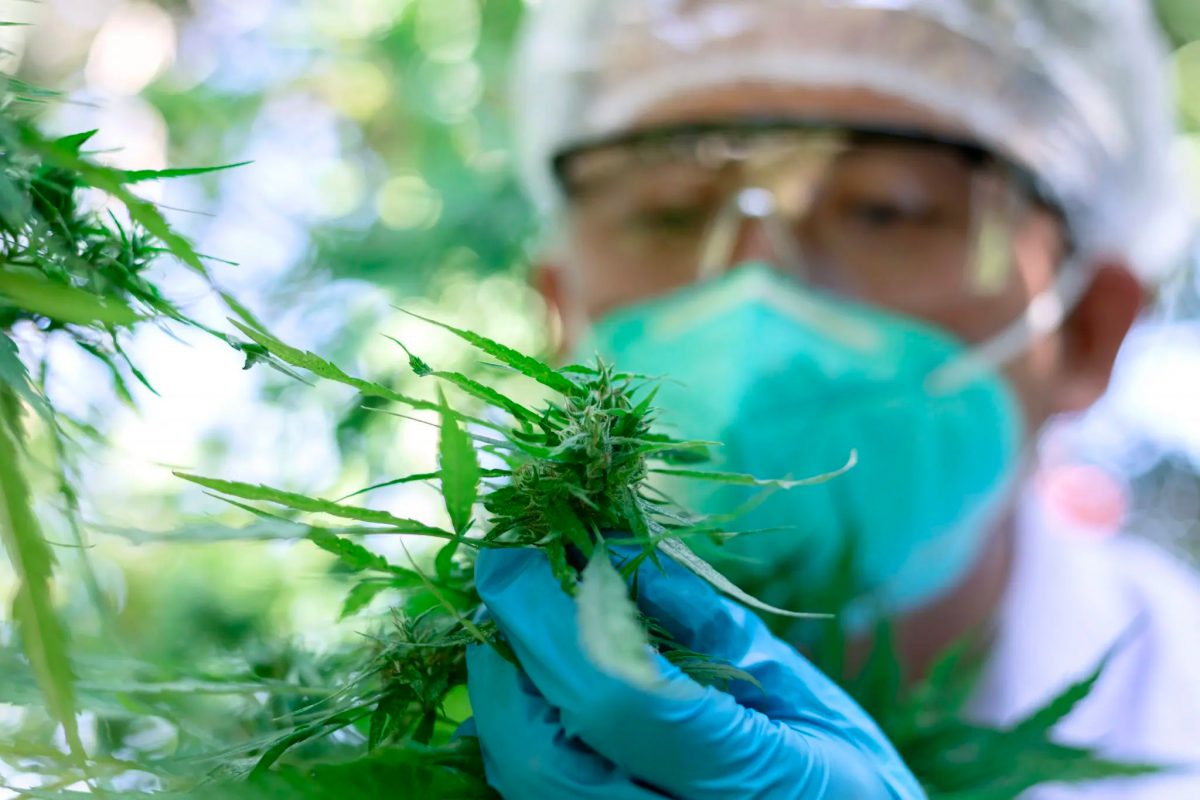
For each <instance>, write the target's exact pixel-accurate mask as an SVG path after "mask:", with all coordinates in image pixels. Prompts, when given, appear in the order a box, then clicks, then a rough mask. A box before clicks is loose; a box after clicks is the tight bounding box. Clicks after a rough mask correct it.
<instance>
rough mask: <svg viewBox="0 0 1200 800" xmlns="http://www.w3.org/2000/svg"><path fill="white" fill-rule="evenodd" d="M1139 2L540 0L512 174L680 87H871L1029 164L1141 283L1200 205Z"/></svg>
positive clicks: (527, 44) (533, 170)
mask: <svg viewBox="0 0 1200 800" xmlns="http://www.w3.org/2000/svg"><path fill="white" fill-rule="evenodd" d="M1166 65H1167V53H1166V50H1165V47H1164V45H1163V42H1162V37H1161V33H1160V31H1159V30H1158V28H1157V25H1156V22H1155V20H1154V17H1153V11H1152V8H1151V3H1150V2H1149V0H541V2H540V3H539V4H538V5H537V6H535V7H533V8H531V9H530V10H529V17H528V19H527V21H526V26H525V30H524V32H523V35H522V39H521V42H520V45H519V51H518V54H517V64H516V70H515V74H514V90H515V102H516V105H517V109H518V110H517V114H518V125H517V133H518V137H519V148H520V150H521V162H522V163H521V168H522V172H523V175H524V177H525V180H526V184H527V186H528V188H529V190H530V193H531V195H532V196H533V198H534V200H535V202H537V203H538V205H539V206H540V207H541V208H542V209H543V210H547V211H549V210H552V209H553V208H554V207H555V206H557V205H558V203H559V202H560V200H559V197H558V191H557V188H556V187H555V186H554V184H553V180H552V178H551V174H550V159H551V157H552V156H553V155H554V154H555V153H556V152H558V151H560V150H561V149H563V148H564V147H568V146H570V145H571V144H573V143H576V142H579V141H581V140H584V139H589V138H592V137H595V136H600V135H605V134H610V133H615V132H618V131H620V130H622V129H624V128H625V127H627V126H629V125H630V124H631V123H633V122H634V120H635V119H636V118H637V117H638V116H640V115H641V114H643V113H644V112H645V111H646V110H647V109H649V108H650V107H652V106H653V105H655V104H656V103H659V102H662V101H663V100H665V99H667V98H669V97H671V96H673V95H677V94H680V93H684V92H688V91H691V90H695V89H699V88H703V87H706V86H713V85H720V84H730V83H738V82H746V81H768V82H775V83H790V84H805V85H813V86H838V87H854V88H868V89H872V90H875V91H879V92H883V93H886V94H889V95H894V96H897V97H899V98H902V99H905V100H908V101H910V102H914V103H917V104H919V105H921V106H924V107H927V108H929V109H930V110H932V111H934V112H937V113H939V114H941V115H943V116H947V117H949V118H951V119H954V120H956V121H958V122H959V123H961V124H963V125H964V126H965V127H967V128H968V129H969V130H971V131H973V132H974V135H975V136H976V137H978V139H979V140H980V142H981V143H983V144H985V145H987V146H990V147H992V148H994V149H996V150H997V151H998V152H1001V153H1004V154H1005V155H1007V156H1009V157H1011V158H1013V159H1014V160H1016V161H1017V162H1018V163H1021V164H1023V165H1025V166H1026V167H1028V168H1029V169H1030V170H1032V171H1033V172H1034V173H1035V174H1037V175H1039V176H1040V177H1041V179H1042V180H1043V181H1044V182H1045V184H1046V185H1047V187H1049V189H1050V190H1051V191H1052V192H1053V193H1054V194H1055V196H1056V199H1057V200H1058V201H1059V202H1060V204H1061V205H1062V207H1063V209H1064V210H1065V211H1066V214H1067V217H1068V219H1069V221H1070V224H1071V226H1072V230H1073V232H1074V234H1075V237H1076V241H1077V243H1078V245H1079V247H1080V248H1081V250H1083V251H1084V254H1085V255H1092V254H1106V255H1118V256H1122V257H1126V258H1128V259H1129V260H1130V261H1131V263H1132V264H1133V265H1134V267H1135V268H1136V269H1137V270H1138V272H1139V274H1140V275H1141V276H1142V278H1143V279H1144V280H1146V281H1147V282H1155V281H1157V280H1158V279H1160V278H1161V277H1163V276H1164V275H1165V274H1166V272H1167V271H1168V270H1169V269H1170V268H1171V267H1173V266H1175V265H1176V264H1177V263H1178V261H1179V258H1180V255H1181V253H1182V251H1183V249H1184V247H1185V246H1186V245H1187V244H1188V243H1189V242H1190V239H1191V235H1192V223H1193V212H1192V209H1191V207H1190V204H1189V203H1188V202H1187V201H1186V199H1185V198H1186V196H1187V192H1186V191H1185V187H1184V185H1183V176H1182V174H1181V170H1180V169H1179V166H1178V164H1177V162H1176V153H1177V148H1176V142H1175V129H1174V124H1173V118H1174V107H1173V96H1172V92H1171V86H1170V83H1169V72H1168V70H1167V68H1166Z"/></svg>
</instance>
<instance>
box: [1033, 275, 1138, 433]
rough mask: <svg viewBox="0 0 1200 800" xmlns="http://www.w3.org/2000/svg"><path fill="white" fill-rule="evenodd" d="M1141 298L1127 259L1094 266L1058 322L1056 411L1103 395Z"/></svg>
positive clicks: (1083, 404)
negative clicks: (1075, 300) (1080, 293)
mask: <svg viewBox="0 0 1200 800" xmlns="http://www.w3.org/2000/svg"><path fill="white" fill-rule="evenodd" d="M1145 298H1146V293H1145V290H1144V289H1143V288H1142V285H1141V283H1140V282H1139V281H1138V279H1137V277H1135V276H1134V274H1133V272H1132V271H1131V270H1130V269H1129V267H1128V266H1127V265H1126V264H1124V263H1122V262H1109V263H1105V264H1102V265H1100V266H1099V267H1098V268H1097V269H1096V271H1095V278H1094V279H1093V281H1092V284H1091V286H1090V287H1089V288H1088V289H1087V291H1086V292H1085V293H1084V295H1083V298H1082V299H1081V300H1080V301H1079V304H1078V305H1077V306H1076V307H1075V310H1074V311H1073V312H1072V313H1071V315H1070V316H1069V317H1068V318H1067V320H1066V322H1065V323H1064V324H1063V338H1062V342H1063V344H1062V372H1061V374H1062V380H1061V381H1060V382H1059V384H1058V391H1057V393H1056V397H1055V402H1054V406H1055V409H1054V410H1055V411H1057V412H1060V413H1062V412H1072V411H1082V410H1084V409H1086V408H1087V407H1088V406H1090V405H1092V403H1094V402H1096V400H1098V399H1099V398H1100V396H1101V395H1102V394H1104V392H1105V390H1106V389H1107V388H1108V382H1109V379H1110V378H1111V377H1112V371H1113V363H1114V362H1115V361H1116V358H1117V353H1118V351H1120V349H1121V343H1122V342H1124V341H1125V335H1126V334H1127V333H1129V329H1130V328H1131V327H1133V323H1134V322H1135V321H1136V320H1137V317H1138V313H1139V312H1140V311H1141V309H1142V304H1143V302H1144V301H1145Z"/></svg>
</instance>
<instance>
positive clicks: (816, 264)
mask: <svg viewBox="0 0 1200 800" xmlns="http://www.w3.org/2000/svg"><path fill="white" fill-rule="evenodd" d="M764 117H770V118H788V119H792V118H795V119H820V120H836V121H837V122H839V123H841V124H844V125H846V126H847V127H848V128H854V127H855V126H871V127H880V126H886V127H895V128H901V129H905V130H919V131H922V132H925V133H928V134H929V135H930V136H931V137H936V138H955V139H959V138H963V137H964V136H965V134H964V132H963V131H962V130H960V129H958V128H957V127H956V126H955V125H954V124H953V123H951V122H948V121H947V120H944V119H941V118H939V117H937V116H934V115H932V114H930V113H929V112H927V111H925V110H923V109H920V108H917V107H914V106H912V105H910V104H907V103H905V102H902V101H899V100H896V99H894V98H890V97H887V96H883V95H879V94H876V93H872V92H867V91H862V90H836V91H834V90H813V89H807V88H802V87H779V86H773V85H762V84H742V85H736V86H729V87H723V88H714V89H712V90H708V91H705V92H703V93H697V94H691V95H685V96H681V97H679V98H677V99H675V100H673V101H672V102H670V103H667V104H664V105H661V106H659V107H657V108H655V109H653V110H652V111H651V112H650V113H648V114H646V115H644V116H643V118H642V119H640V120H639V121H638V123H637V125H636V128H637V129H638V130H645V131H655V130H659V129H662V130H669V129H673V128H678V127H679V126H685V125H689V124H696V123H705V124H711V123H720V122H722V121H730V122H731V123H733V122H736V121H737V120H739V119H741V120H744V119H748V118H759V119H761V118H764ZM780 138H781V141H779V142H769V143H768V145H767V146H763V147H758V148H757V149H756V151H755V152H756V154H757V155H756V156H755V159H757V160H753V159H752V160H749V161H745V162H739V163H738V164H737V165H736V168H731V167H730V166H729V165H727V164H723V163H722V164H717V165H714V166H713V167H712V168H711V169H698V168H697V167H696V164H695V163H694V159H693V160H691V161H687V162H681V161H679V160H675V159H672V158H657V159H646V160H644V161H642V162H635V163H629V160H628V158H627V157H626V156H625V154H624V153H623V152H616V153H605V152H600V153H591V154H586V153H585V154H583V155H581V156H580V157H578V158H577V159H574V160H573V161H572V162H570V163H568V164H567V165H566V171H567V174H566V177H567V179H568V181H570V182H571V184H572V185H573V186H574V189H575V191H573V192H572V195H571V200H570V203H569V207H568V215H567V228H566V247H565V251H564V252H563V253H562V254H561V255H562V258H561V263H559V264H549V265H547V266H546V268H545V270H544V271H543V275H542V279H543V288H544V291H545V293H546V295H547V297H548V299H549V301H550V302H551V304H552V306H553V307H554V308H555V309H556V310H557V312H558V314H559V316H560V318H561V321H562V323H563V325H562V329H563V332H564V342H563V345H564V349H570V347H571V346H572V345H573V343H574V340H575V338H576V337H578V336H579V335H580V334H581V332H582V331H583V330H585V329H586V327H587V326H588V325H589V324H590V323H591V322H594V321H595V320H597V319H599V318H601V317H603V316H604V315H605V314H606V313H609V312H611V311H613V310H616V309H619V308H621V307H623V306H627V305H629V304H632V303H636V302H638V301H641V300H646V299H649V298H652V297H656V296H660V295H663V294H666V293H669V292H671V291H674V290H676V289H679V288H681V287H683V286H685V285H687V284H688V283H691V282H693V281H696V280H698V279H700V278H701V277H702V276H703V275H704V274H705V273H706V272H707V274H712V271H713V270H720V269H725V268H728V267H729V266H732V265H736V264H739V263H744V262H747V261H763V262H768V263H771V264H773V265H775V266H776V267H777V268H779V269H782V270H799V271H800V273H801V274H799V275H798V277H800V278H801V279H802V280H804V281H805V282H807V283H810V284H812V285H814V286H816V287H818V288H821V289H825V290H828V291H831V292H833V293H836V294H839V295H843V296H847V297H850V298H852V299H854V300H857V301H861V302H863V303H866V304H870V305H875V306H879V307H883V308H887V309H890V310H892V311H896V312H899V313H902V314H904V315H907V316H910V317H913V318H917V319H921V320H924V321H926V322H929V323H931V324H933V325H935V326H937V327H938V328H941V329H943V330H945V331H947V332H949V333H951V334H953V335H955V336H956V337H957V338H959V339H961V340H963V341H965V342H967V343H973V344H974V343H980V342H983V341H985V340H986V339H988V338H989V337H990V336H992V335H995V334H996V333H998V332H999V331H1001V330H1003V329H1004V328H1005V327H1006V326H1008V325H1009V324H1011V323H1012V322H1014V321H1015V320H1017V319H1018V318H1020V317H1021V315H1022V314H1023V313H1024V312H1025V311H1026V309H1027V308H1028V306H1029V303H1030V301H1031V300H1032V299H1033V298H1034V297H1036V296H1037V295H1038V294H1039V293H1040V292H1042V291H1043V290H1045V289H1046V288H1048V287H1049V286H1050V285H1051V283H1052V281H1053V280H1054V278H1055V275H1056V271H1057V269H1058V268H1059V266H1060V265H1061V263H1062V260H1063V258H1064V256H1065V254H1066V251H1067V245H1066V236H1065V231H1064V230H1063V228H1062V225H1061V223H1060V221H1059V219H1058V217H1057V215H1056V214H1055V213H1053V212H1052V211H1051V210H1050V209H1047V208H1046V207H1044V206H1042V205H1039V204H1037V203H1036V202H1033V201H1032V199H1031V198H1030V197H1028V196H1023V195H1021V193H1020V190H1019V188H1018V187H1014V186H1013V181H1012V180H1011V176H1009V175H1008V174H1006V173H1005V172H1004V171H1003V170H1001V169H1000V168H998V167H996V166H995V165H992V164H988V163H981V162H979V161H978V160H972V159H970V158H966V157H964V156H963V154H961V153H958V152H955V151H953V150H948V149H946V148H941V147H930V146H923V145H921V144H916V143H912V142H906V141H886V140H885V141H879V140H870V141H866V142H860V141H857V140H855V141H850V142H847V141H838V142H828V141H821V140H820V137H809V138H813V141H812V142H809V141H807V138H806V137H800V138H799V139H798V140H797V141H792V138H795V137H780ZM745 187H755V190H756V191H757V190H759V189H763V188H764V187H765V188H766V189H768V190H769V191H770V193H771V197H770V198H769V199H770V202H771V203H772V204H773V207H774V208H775V209H776V210H782V211H783V212H785V214H784V215H783V216H786V220H785V222H780V221H779V220H778V217H779V216H780V215H773V218H772V219H770V220H768V219H765V218H760V217H757V216H756V215H755V213H754V209H753V208H748V207H746V206H747V205H753V204H754V202H755V201H756V197H757V195H754V194H753V193H746V192H741V194H739V191H740V190H741V189H744V188H745ZM731 198H733V199H731ZM758 199H761V198H758ZM739 204H740V207H738V208H736V209H735V212H734V213H733V214H732V217H733V218H734V219H733V221H730V217H731V214H730V213H729V212H730V208H731V205H733V206H738V205H739ZM718 223H719V224H718ZM718 229H719V230H718ZM714 249H715V250H717V251H719V253H718V255H717V256H716V257H714V256H713V252H714ZM800 251H802V253H803V256H802V257H797V255H796V253H797V252H800ZM997 261H1001V262H1002V263H999V264H997V263H996V262H997ZM801 264H802V266H798V265H801ZM1094 266H1095V267H1096V279H1095V281H1094V282H1093V284H1092V286H1091V289H1090V290H1089V292H1088V293H1087V294H1086V296H1085V297H1084V299H1083V301H1082V302H1081V303H1080V305H1079V307H1078V308H1077V310H1076V311H1075V313H1074V314H1073V315H1072V316H1071V318H1070V320H1069V321H1068V322H1067V324H1066V325H1065V326H1064V327H1063V328H1062V329H1061V330H1060V331H1058V332H1056V333H1055V334H1053V335H1051V336H1048V337H1045V338H1043V339H1041V340H1039V341H1036V342H1034V343H1033V344H1032V345H1031V346H1030V347H1029V348H1028V349H1027V350H1026V351H1025V352H1024V353H1023V354H1021V355H1020V356H1019V357H1018V358H1016V359H1014V360H1012V361H1011V362H1009V363H1008V364H1007V365H1006V367H1005V372H1006V376H1007V378H1008V379H1009V381H1010V382H1011V384H1012V386H1013V387H1014V389H1015V390H1016V393H1017V395H1018V397H1019V399H1020V402H1021V404H1022V406H1023V410H1024V412H1025V418H1026V420H1027V422H1028V425H1029V430H1028V431H1027V433H1029V434H1032V433H1033V432H1034V431H1036V429H1037V428H1038V427H1040V426H1041V424H1042V423H1043V422H1044V421H1045V419H1046V418H1047V417H1048V416H1050V415H1052V414H1054V413H1059V412H1064V411H1071V410H1077V409H1080V408H1082V407H1085V406H1087V405H1088V404H1090V403H1091V402H1092V401H1093V400H1094V399H1096V397H1098V396H1099V394H1100V393H1101V392H1102V391H1103V389H1104V387H1105V386H1106V384H1107V381H1108V378H1109V375H1110V373H1111V368H1112V363H1113V359H1114V358H1115V355H1116V352H1117V349H1118V347H1119V345H1120V342H1121V340H1122V339H1123V337H1124V335H1125V333H1126V331H1127V330H1128V328H1129V326H1130V324H1132V321H1133V319H1134V316H1135V315H1136V313H1137V310H1138V307H1139V305H1140V302H1141V292H1140V289H1139V287H1138V284H1137V282H1136V280H1135V279H1134V278H1133V277H1132V275H1131V274H1130V272H1129V271H1128V270H1127V269H1125V268H1124V267H1123V265H1120V264H1116V263H1113V264H1097V265H1094ZM997 275H998V276H999V277H997Z"/></svg>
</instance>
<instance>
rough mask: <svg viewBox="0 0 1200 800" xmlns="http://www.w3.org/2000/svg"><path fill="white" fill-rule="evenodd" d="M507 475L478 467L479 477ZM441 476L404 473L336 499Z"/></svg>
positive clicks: (440, 474) (440, 475)
mask: <svg viewBox="0 0 1200 800" xmlns="http://www.w3.org/2000/svg"><path fill="white" fill-rule="evenodd" d="M509 475H512V470H507V469H480V470H479V477H480V478H505V477H508V476H509ZM441 477H442V473H441V472H440V471H438V472H420V473H417V474H416V475H405V476H404V477H403V478H393V479H392V480H390V481H383V482H382V483H374V484H371V485H370V486H366V487H364V488H362V489H358V490H357V491H354V492H351V493H350V494H348V495H346V496H344V497H339V498H338V499H337V502H339V503H340V502H342V501H344V500H349V499H350V498H351V497H357V496H358V495H360V494H366V493H367V492H373V491H375V490H376V489H386V488H387V487H388V486H398V485H399V484H402V483H419V482H422V481H435V480H441Z"/></svg>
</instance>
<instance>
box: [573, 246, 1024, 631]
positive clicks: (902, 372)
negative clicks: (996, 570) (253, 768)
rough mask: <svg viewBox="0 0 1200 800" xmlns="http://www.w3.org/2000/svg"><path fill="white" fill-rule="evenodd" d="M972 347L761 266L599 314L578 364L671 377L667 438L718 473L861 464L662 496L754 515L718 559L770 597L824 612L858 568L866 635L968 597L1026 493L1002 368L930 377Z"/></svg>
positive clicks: (689, 486)
mask: <svg viewBox="0 0 1200 800" xmlns="http://www.w3.org/2000/svg"><path fill="white" fill-rule="evenodd" d="M967 352H968V347H967V345H965V344H964V343H961V342H959V341H956V340H955V339H954V338H952V337H951V336H950V335H948V334H946V333H944V332H941V331H939V330H937V329H936V328H934V327H932V326H929V325H927V324H924V323H922V322H920V321H918V320H913V319H907V318H904V317H902V316H899V315H896V314H892V313H889V312H887V311H884V310H880V309H876V308H872V307H868V306H866V305H861V304H857V303H852V302H849V301H846V300H842V299H838V298H834V297H831V296H828V295H824V294H820V293H817V292H815V291H812V290H809V289H807V288H806V287H804V286H803V285H802V284H800V283H799V282H797V281H795V280H793V279H792V278H789V277H787V276H786V275H783V274H780V273H779V272H778V271H776V270H774V269H772V268H771V267H769V266H765V265H762V264H757V263H752V264H745V265H742V266H739V267H737V268H735V269H733V270H730V271H728V272H726V273H724V274H723V275H721V276H719V277H716V278H714V279H711V280H708V281H705V282H702V283H698V284H694V285H692V286H689V287H687V288H685V289H683V290H680V291H678V292H676V293H674V294H671V295H669V296H665V297H661V298H656V299H653V300H650V301H648V302H644V303H641V304H639V305H636V306H628V307H625V308H623V309H621V310H619V311H617V312H615V313H613V314H611V315H610V316H608V317H607V318H604V319H601V320H600V321H598V322H597V323H596V324H595V326H594V327H593V328H592V330H591V332H590V334H589V336H588V337H587V338H586V339H585V340H584V341H583V342H582V343H581V345H580V347H579V348H578V350H577V355H578V356H580V357H582V359H585V360H586V359H589V358H592V357H594V356H596V355H598V356H600V357H602V358H605V359H608V360H611V361H612V362H614V363H615V365H616V367H617V368H618V369H620V370H621V371H626V372H638V373H644V374H647V375H652V376H656V377H661V378H662V379H663V380H662V382H661V387H660V391H659V395H658V398H657V401H656V403H657V405H659V407H660V408H661V409H662V410H663V414H662V417H661V420H662V425H663V428H664V432H668V433H672V434H674V435H677V436H682V437H686V438H690V439H702V440H708V441H715V442H720V443H721V446H720V447H718V448H715V449H714V451H713V462H712V463H711V465H710V467H711V468H712V469H715V470H720V471H733V472H742V473H749V474H751V475H754V476H756V477H760V478H794V479H799V478H803V477H806V476H811V475H817V474H821V473H826V472H829V471H831V470H835V469H837V468H839V467H841V466H842V465H843V464H845V463H846V462H847V459H848V457H849V455H850V454H851V453H852V452H854V453H856V454H857V465H856V466H855V467H854V468H852V469H851V470H849V471H848V472H847V473H846V474H844V475H842V476H841V477H838V478H836V479H834V480H832V481H829V482H828V483H825V484H822V485H818V486H811V487H802V488H796V489H791V490H787V491H776V492H773V493H770V494H769V496H767V497H765V499H764V498H761V497H760V498H757V499H756V500H754V502H749V503H748V501H751V500H752V498H751V496H750V494H749V491H750V490H747V489H745V488H744V487H730V486H723V485H717V484H706V483H704V482H700V481H689V482H686V483H682V482H681V483H680V484H679V485H665V486H663V489H664V491H666V492H668V493H669V494H671V496H672V497H673V498H674V499H675V500H677V501H679V502H681V503H682V504H683V505H684V506H685V507H688V508H690V509H691V510H692V511H694V512H696V513H699V514H716V515H722V514H729V513H732V512H735V511H738V510H739V509H745V510H744V513H743V514H741V515H740V516H739V517H738V518H737V519H736V520H735V521H734V522H732V523H731V525H730V528H731V530H739V531H755V532H753V533H749V534H747V535H743V536H739V537H737V538H735V539H733V540H732V541H729V542H728V543H726V544H724V545H723V546H721V547H705V548H703V549H704V555H705V556H706V557H708V558H710V559H714V560H715V561H716V562H717V563H718V566H720V567H721V568H722V570H723V571H725V572H726V573H727V574H728V575H729V576H730V577H732V578H734V579H735V580H736V581H738V582H740V583H741V584H742V585H743V586H744V588H747V589H749V590H751V591H754V592H755V593H757V594H758V595H759V596H760V597H761V598H762V599H764V600H766V601H768V602H771V603H774V604H777V605H784V606H787V605H789V604H794V603H796V602H803V601H807V600H810V599H811V598H812V596H813V594H812V591H811V589H812V587H814V586H817V585H820V584H822V583H823V582H827V581H828V580H829V578H830V576H831V575H832V574H834V572H835V571H837V570H838V569H840V568H844V567H843V566H842V565H844V564H847V563H848V564H849V568H850V572H851V575H850V576H849V577H850V579H851V580H852V582H853V584H854V586H856V587H857V590H858V591H857V593H858V595H859V596H860V597H861V598H862V603H861V604H860V605H861V607H860V608H859V609H858V610H857V611H856V610H855V609H850V610H849V613H850V617H848V622H849V623H850V624H851V625H855V624H859V623H865V622H867V621H868V617H871V618H873V617H875V616H877V615H880V614H882V615H888V616H891V615H895V614H897V613H900V612H904V611H906V610H910V609H912V608H915V607H917V606H920V605H923V604H925V603H927V602H929V601H931V600H934V599H936V598H937V597H939V596H941V595H943V594H945V593H946V592H948V591H950V590H951V589H953V588H954V587H955V586H957V585H958V584H959V583H960V582H961V581H962V580H963V579H964V578H965V577H966V576H967V574H968V573H969V572H970V570H971V568H972V567H973V566H974V564H975V562H976V560H977V559H978V557H979V555H980V552H981V549H982V547H983V545H984V543H985V541H986V539H987V536H988V533H989V532H990V530H991V529H992V526H993V525H994V524H995V521H996V516H997V513H998V510H999V508H1000V507H1001V505H1002V502H1003V500H1004V498H1005V496H1006V494H1007V493H1008V490H1009V488H1010V486H1011V484H1012V482H1013V478H1014V476H1015V474H1016V472H1017V467H1018V463H1019V460H1020V451H1021V439H1022V430H1023V428H1024V425H1023V420H1022V415H1021V412H1020V409H1019V406H1018V403H1017V400H1016V397H1015V396H1014V394H1013V392H1012V390H1011V388H1010V387H1009V385H1008V383H1007V381H1006V380H1005V379H1004V378H1003V377H1002V376H1001V374H1000V373H999V372H998V371H996V370H975V371H973V372H972V374H971V376H970V377H969V378H966V379H964V380H962V381H959V382H958V383H957V385H954V386H949V387H947V386H945V385H944V384H942V383H938V384H937V388H936V389H935V388H933V386H934V382H931V380H930V376H931V375H933V374H934V373H935V371H937V370H938V369H939V368H940V367H944V366H946V365H948V364H953V363H955V362H956V361H958V360H959V359H960V358H961V357H962V356H963V355H964V354H965V353H967ZM847 558H848V559H849V561H847ZM867 606H869V608H870V611H869V612H867V611H865V610H864V609H865V608H866V607H867Z"/></svg>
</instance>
